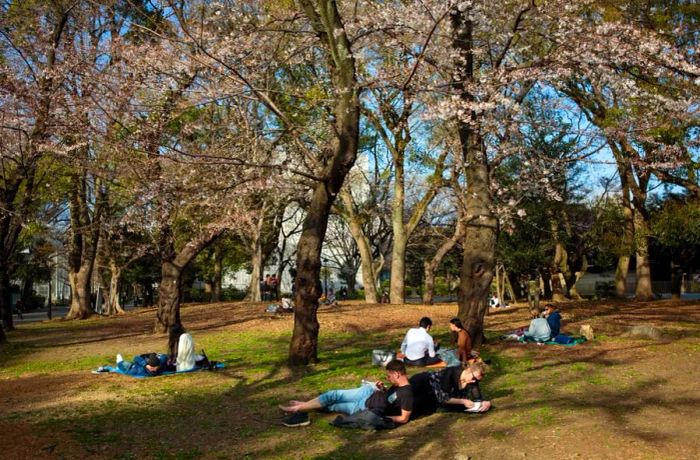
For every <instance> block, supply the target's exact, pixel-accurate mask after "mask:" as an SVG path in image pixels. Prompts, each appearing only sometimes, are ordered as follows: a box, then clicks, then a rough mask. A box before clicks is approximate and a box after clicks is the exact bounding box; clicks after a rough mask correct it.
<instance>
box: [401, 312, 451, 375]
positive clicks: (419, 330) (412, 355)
mask: <svg viewBox="0 0 700 460" xmlns="http://www.w3.org/2000/svg"><path fill="white" fill-rule="evenodd" d="M432 326H433V321H432V320H431V319H430V318H428V317H427V316H424V317H423V318H421V319H420V322H419V323H418V327H414V328H411V329H409V330H408V332H406V337H404V339H403V342H402V343H401V353H403V354H404V360H403V362H404V363H406V364H409V365H411V366H429V365H432V364H437V363H439V362H441V361H442V360H441V359H440V357H439V356H437V355H436V353H435V350H436V349H437V348H438V347H437V344H436V343H435V342H434V341H433V338H432V337H431V336H430V334H428V332H429V331H430V328H431V327H432Z"/></svg>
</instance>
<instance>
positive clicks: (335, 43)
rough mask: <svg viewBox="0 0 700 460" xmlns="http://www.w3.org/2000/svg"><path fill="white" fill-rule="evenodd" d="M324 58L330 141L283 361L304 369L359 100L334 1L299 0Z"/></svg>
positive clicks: (308, 224)
mask: <svg viewBox="0 0 700 460" xmlns="http://www.w3.org/2000/svg"><path fill="white" fill-rule="evenodd" d="M299 3H300V4H301V6H302V8H303V10H304V13H305V14H306V16H307V17H308V19H309V20H310V22H311V26H312V27H313V28H314V30H315V32H316V34H317V35H318V37H319V39H320V40H321V42H322V43H323V45H324V47H325V48H326V52H327V53H328V55H329V59H328V63H329V67H330V74H331V80H332V82H333V86H334V89H335V94H336V96H335V101H334V102H335V104H334V109H333V112H334V117H335V122H334V131H333V132H334V137H333V138H332V141H331V143H330V145H329V147H330V148H328V149H327V158H326V160H327V163H326V164H327V166H326V167H325V168H324V170H323V174H322V176H321V177H322V178H323V180H322V181H321V182H319V183H318V184H317V185H316V188H315V189H314V192H313V195H312V198H311V202H310V204H309V207H308V210H307V215H306V218H305V219H304V224H303V230H302V233H301V237H300V239H299V244H298V246H297V277H296V307H295V309H294V330H293V332H292V341H291V343H290V345H289V363H290V364H291V365H305V364H308V363H312V362H316V361H318V355H317V352H318V331H319V324H318V319H317V316H316V312H317V310H318V298H319V296H320V295H321V293H320V292H317V290H316V287H317V281H318V280H319V275H320V271H321V249H322V245H323V239H324V238H325V235H326V228H327V226H328V217H329V214H330V211H331V207H332V205H333V201H334V200H335V197H336V196H337V195H338V193H339V192H340V189H341V188H342V186H343V182H344V181H345V177H346V176H347V174H348V173H349V172H350V169H351V168H352V166H353V165H354V164H355V159H356V158H357V149H358V145H359V127H360V100H359V94H358V88H357V79H356V75H355V57H354V56H353V52H352V47H351V44H350V41H349V39H348V37H347V34H346V32H345V26H344V24H343V22H342V19H341V17H340V12H339V11H338V7H337V4H336V2H335V1H326V2H324V5H323V7H321V8H318V9H317V8H316V7H315V6H314V4H313V3H312V2H311V1H310V0H299Z"/></svg>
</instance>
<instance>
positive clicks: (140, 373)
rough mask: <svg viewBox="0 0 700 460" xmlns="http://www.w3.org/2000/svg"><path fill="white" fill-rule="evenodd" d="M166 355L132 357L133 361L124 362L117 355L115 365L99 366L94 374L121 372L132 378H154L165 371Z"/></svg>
mask: <svg viewBox="0 0 700 460" xmlns="http://www.w3.org/2000/svg"><path fill="white" fill-rule="evenodd" d="M167 361H168V355H163V354H159V353H145V354H143V355H136V356H134V359H133V361H126V360H125V359H124V358H122V355H121V354H117V365H116V367H112V366H101V367H99V368H97V371H93V373H94V372H121V373H122V374H126V375H131V376H134V377H155V376H157V375H160V374H162V373H163V371H164V370H165V366H166V363H167Z"/></svg>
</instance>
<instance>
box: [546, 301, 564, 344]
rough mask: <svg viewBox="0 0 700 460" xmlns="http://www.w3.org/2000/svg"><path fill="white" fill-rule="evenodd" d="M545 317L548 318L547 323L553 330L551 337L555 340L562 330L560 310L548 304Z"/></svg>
mask: <svg viewBox="0 0 700 460" xmlns="http://www.w3.org/2000/svg"><path fill="white" fill-rule="evenodd" d="M544 317H545V318H547V324H549V328H550V329H551V330H552V333H551V334H552V335H551V339H552V340H553V339H554V338H555V337H556V336H558V335H559V333H560V332H561V314H559V310H557V309H555V308H554V305H552V304H551V303H550V304H547V305H545V306H544Z"/></svg>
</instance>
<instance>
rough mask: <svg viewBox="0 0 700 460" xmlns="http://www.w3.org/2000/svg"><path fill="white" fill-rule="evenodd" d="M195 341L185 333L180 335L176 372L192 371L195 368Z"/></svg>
mask: <svg viewBox="0 0 700 460" xmlns="http://www.w3.org/2000/svg"><path fill="white" fill-rule="evenodd" d="M195 358H196V356H195V354H194V340H193V339H192V336H191V335H190V334H189V333H187V332H185V333H184V334H181V335H180V340H179V341H178V344H177V359H176V360H175V370H176V371H177V372H182V371H190V370H192V369H194V366H195Z"/></svg>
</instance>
